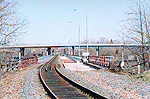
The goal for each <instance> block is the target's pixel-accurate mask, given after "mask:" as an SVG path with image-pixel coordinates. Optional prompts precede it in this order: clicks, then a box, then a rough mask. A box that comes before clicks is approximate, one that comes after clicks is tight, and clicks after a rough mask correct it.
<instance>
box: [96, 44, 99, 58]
mask: <svg viewBox="0 0 150 99" xmlns="http://www.w3.org/2000/svg"><path fill="white" fill-rule="evenodd" d="M96 56H99V46H98V47H97V48H96Z"/></svg>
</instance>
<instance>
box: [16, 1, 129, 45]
mask: <svg viewBox="0 0 150 99" xmlns="http://www.w3.org/2000/svg"><path fill="white" fill-rule="evenodd" d="M130 3H131V2H129V1H128V0H19V4H21V6H22V7H21V9H20V11H22V13H24V15H25V16H26V17H27V19H28V21H29V24H28V25H29V26H28V27H29V29H28V34H27V35H25V37H24V39H23V40H22V42H23V43H24V44H42V45H49V44H68V43H69V42H70V43H72V44H73V42H74V33H75V42H76V43H78V41H79V32H78V26H77V25H76V24H80V28H81V30H80V32H81V41H83V40H85V39H86V15H85V14H84V13H82V12H81V11H80V10H82V11H83V12H85V13H87V14H88V21H87V22H88V38H89V40H98V39H99V38H101V37H105V38H108V39H120V38H119V37H118V35H117V30H119V29H120V27H119V25H117V24H118V23H117V20H120V21H121V20H123V19H125V17H124V12H123V11H126V10H127V8H128V6H129V5H130ZM75 8H76V9H80V10H77V11H74V9H75ZM70 22H73V23H70ZM74 23H76V24H74ZM67 29H68V30H67Z"/></svg>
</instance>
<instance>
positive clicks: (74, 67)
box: [64, 63, 95, 71]
mask: <svg viewBox="0 0 150 99" xmlns="http://www.w3.org/2000/svg"><path fill="white" fill-rule="evenodd" d="M64 66H65V68H66V69H70V70H73V71H90V70H95V69H93V68H90V67H89V66H86V65H84V64H82V63H64Z"/></svg>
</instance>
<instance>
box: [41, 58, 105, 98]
mask: <svg viewBox="0 0 150 99" xmlns="http://www.w3.org/2000/svg"><path fill="white" fill-rule="evenodd" d="M60 67H62V68H63V66H62V65H61V64H60V62H58V56H55V57H53V58H52V59H51V60H50V61H49V62H47V63H45V64H44V65H43V66H42V67H41V69H40V79H41V81H42V83H43V85H44V87H45V89H46V90H47V92H48V94H49V95H50V97H52V99H61V98H63V99H67V98H73V99H90V98H97V99H102V98H104V97H102V96H100V95H99V94H97V93H96V92H93V91H91V90H89V89H88V88H84V87H83V86H81V85H78V84H77V83H75V82H73V81H71V80H70V79H68V78H67V77H65V76H63V74H61V72H59V70H57V68H60ZM78 88H79V89H78Z"/></svg>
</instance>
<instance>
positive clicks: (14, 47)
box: [0, 44, 150, 59]
mask: <svg viewBox="0 0 150 99" xmlns="http://www.w3.org/2000/svg"><path fill="white" fill-rule="evenodd" d="M86 46H87V45H86V44H80V47H86ZM88 46H89V47H97V48H98V50H97V51H98V53H99V48H100V47H122V48H123V47H142V44H88ZM146 46H148V47H149V46H150V45H148V44H146ZM63 47H72V50H73V55H74V49H75V47H79V45H78V44H76V45H19V46H0V49H20V51H19V59H20V58H21V57H22V56H24V50H25V48H47V51H48V55H50V54H51V48H63ZM98 55H99V54H98Z"/></svg>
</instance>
